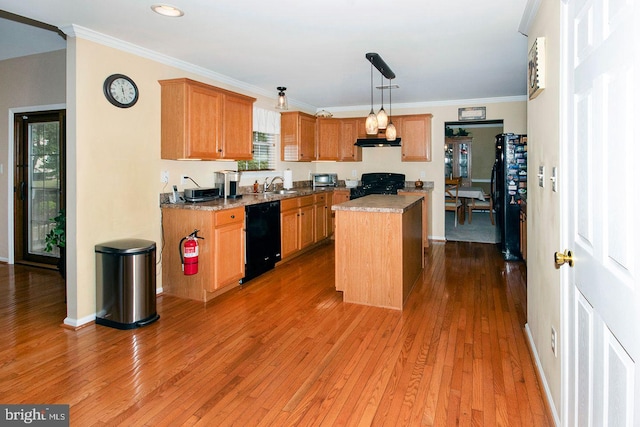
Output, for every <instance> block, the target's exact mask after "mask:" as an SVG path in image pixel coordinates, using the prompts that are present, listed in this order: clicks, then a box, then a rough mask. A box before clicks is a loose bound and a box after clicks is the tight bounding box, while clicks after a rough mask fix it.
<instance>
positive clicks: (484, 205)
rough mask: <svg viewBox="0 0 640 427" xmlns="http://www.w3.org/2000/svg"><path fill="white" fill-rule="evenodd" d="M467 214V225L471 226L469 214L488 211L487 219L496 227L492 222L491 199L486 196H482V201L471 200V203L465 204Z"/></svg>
mask: <svg viewBox="0 0 640 427" xmlns="http://www.w3.org/2000/svg"><path fill="white" fill-rule="evenodd" d="M467 210H468V212H467V214H468V215H469V224H471V214H472V212H473V211H479V210H483V211H486V210H488V211H489V219H491V225H496V223H495V221H494V220H493V197H491V196H490V195H488V194H486V193H485V194H484V200H480V199H475V198H474V199H471V202H470V203H468V204H467Z"/></svg>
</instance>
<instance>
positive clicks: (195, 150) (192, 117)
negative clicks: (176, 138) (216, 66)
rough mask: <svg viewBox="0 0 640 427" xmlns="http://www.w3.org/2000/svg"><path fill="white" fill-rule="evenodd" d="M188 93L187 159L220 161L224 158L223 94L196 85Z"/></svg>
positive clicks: (190, 87) (191, 86)
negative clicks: (219, 159)
mask: <svg viewBox="0 0 640 427" xmlns="http://www.w3.org/2000/svg"><path fill="white" fill-rule="evenodd" d="M188 93H189V95H188V99H189V102H188V106H189V110H188V112H187V115H186V122H187V129H188V133H187V134H188V138H187V141H186V142H185V157H186V158H195V159H209V160H211V159H218V158H220V157H221V156H222V144H221V139H222V129H221V120H220V118H221V117H222V94H220V93H218V92H215V91H212V90H210V89H207V88H204V87H201V86H194V85H190V86H189V89H188ZM178 119H179V118H178Z"/></svg>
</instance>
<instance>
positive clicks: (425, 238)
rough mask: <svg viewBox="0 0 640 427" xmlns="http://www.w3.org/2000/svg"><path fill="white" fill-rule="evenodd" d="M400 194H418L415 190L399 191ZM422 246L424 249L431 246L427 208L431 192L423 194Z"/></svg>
mask: <svg viewBox="0 0 640 427" xmlns="http://www.w3.org/2000/svg"><path fill="white" fill-rule="evenodd" d="M398 195H399V196H417V195H419V194H417V193H414V192H408V191H407V192H405V191H398ZM422 195H423V196H424V198H423V199H422V246H423V248H424V249H427V248H428V247H429V215H428V210H427V208H428V207H429V200H428V198H429V193H424V194H422Z"/></svg>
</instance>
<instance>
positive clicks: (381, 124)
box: [376, 107, 389, 130]
mask: <svg viewBox="0 0 640 427" xmlns="http://www.w3.org/2000/svg"><path fill="white" fill-rule="evenodd" d="M376 119H377V121H378V129H380V130H382V129H386V128H387V124H388V123H389V116H387V112H386V111H384V108H383V107H380V111H378V114H376Z"/></svg>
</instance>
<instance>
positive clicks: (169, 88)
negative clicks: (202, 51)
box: [159, 79, 255, 160]
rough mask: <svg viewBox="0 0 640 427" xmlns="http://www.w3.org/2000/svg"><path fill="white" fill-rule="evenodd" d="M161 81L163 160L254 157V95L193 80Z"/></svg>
mask: <svg viewBox="0 0 640 427" xmlns="http://www.w3.org/2000/svg"><path fill="white" fill-rule="evenodd" d="M159 83H160V86H161V96H162V105H161V120H162V124H161V128H162V130H161V157H162V158H163V159H171V160H177V159H202V160H217V159H231V160H236V159H250V158H252V153H251V149H252V131H253V129H252V127H253V103H254V102H255V98H251V97H248V96H244V95H240V94H237V93H233V92H229V91H227V90H224V89H220V88H216V87H214V86H210V85H207V84H204V83H200V82H196V81H194V80H190V79H171V80H160V81H159Z"/></svg>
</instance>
